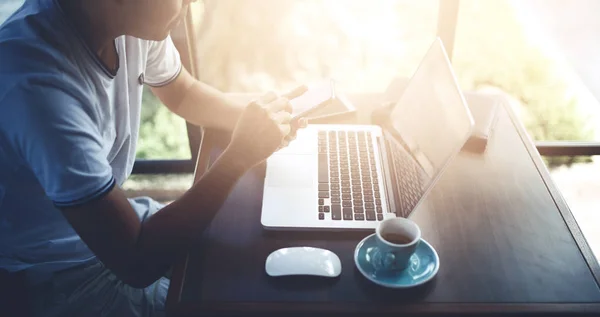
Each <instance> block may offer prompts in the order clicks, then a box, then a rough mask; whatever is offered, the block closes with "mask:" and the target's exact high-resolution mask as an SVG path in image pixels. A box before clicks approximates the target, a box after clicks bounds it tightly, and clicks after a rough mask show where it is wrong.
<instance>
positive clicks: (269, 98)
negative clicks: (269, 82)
mask: <svg viewBox="0 0 600 317" xmlns="http://www.w3.org/2000/svg"><path fill="white" fill-rule="evenodd" d="M276 99H277V94H276V93H274V92H272V91H269V92H268V93H266V94H264V95H262V97H260V98H259V100H260V101H261V102H262V103H264V104H267V103H270V102H273V101H274V100H276Z"/></svg>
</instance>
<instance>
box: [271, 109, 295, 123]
mask: <svg viewBox="0 0 600 317" xmlns="http://www.w3.org/2000/svg"><path fill="white" fill-rule="evenodd" d="M271 116H272V118H273V120H275V122H276V123H277V124H287V125H289V123H290V122H291V121H292V115H291V114H290V113H289V112H285V111H279V112H276V113H274V114H272V115H271Z"/></svg>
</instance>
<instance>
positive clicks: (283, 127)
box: [279, 124, 292, 138]
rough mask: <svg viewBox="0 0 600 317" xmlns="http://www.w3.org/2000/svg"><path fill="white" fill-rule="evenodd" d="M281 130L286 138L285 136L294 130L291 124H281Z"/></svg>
mask: <svg viewBox="0 0 600 317" xmlns="http://www.w3.org/2000/svg"><path fill="white" fill-rule="evenodd" d="M279 130H280V131H281V135H282V136H284V138H285V136H286V135H288V134H290V131H292V127H290V125H289V124H280V125H279Z"/></svg>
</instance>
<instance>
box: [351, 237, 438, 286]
mask: <svg viewBox="0 0 600 317" xmlns="http://www.w3.org/2000/svg"><path fill="white" fill-rule="evenodd" d="M376 239H377V238H376V237H375V234H372V235H370V236H368V237H366V238H364V239H363V240H362V241H361V242H360V243H359V244H358V245H357V246H356V250H355V251H354V263H355V264H356V267H357V268H358V270H359V271H360V273H362V275H364V276H365V277H366V278H367V279H369V280H370V281H372V282H373V283H375V284H378V285H381V286H385V287H390V288H409V287H415V286H418V285H421V284H424V283H426V282H427V281H429V280H431V279H432V278H433V277H434V276H435V275H436V274H437V272H438V270H439V268H440V259H439V257H438V255H437V252H435V249H434V248H433V247H432V246H431V245H430V244H429V243H428V242H427V241H425V240H423V239H421V243H419V246H418V247H417V250H416V251H415V253H414V254H413V255H412V256H411V257H410V262H411V263H410V264H409V267H408V268H406V269H405V270H402V271H383V270H381V269H378V267H380V265H377V264H376V263H374V261H375V260H374V259H375V258H378V253H379V250H378V248H377V241H376Z"/></svg>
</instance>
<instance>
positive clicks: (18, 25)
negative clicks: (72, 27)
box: [0, 0, 72, 98]
mask: <svg viewBox="0 0 600 317" xmlns="http://www.w3.org/2000/svg"><path fill="white" fill-rule="evenodd" d="M38 2H41V1H39V0H34V1H28V2H26V4H25V6H24V7H22V8H21V9H19V11H17V12H16V13H15V14H14V15H13V16H11V17H10V18H9V19H8V20H7V21H6V22H5V23H4V24H3V25H2V27H0V56H2V62H1V63H0V87H2V86H4V87H6V86H11V83H15V82H19V81H21V80H27V78H29V77H32V76H36V77H38V78H39V77H43V76H49V75H55V76H61V73H62V75H63V76H64V75H65V67H72V66H71V65H70V64H71V63H70V62H69V56H68V54H65V53H66V45H68V39H67V38H66V35H65V26H64V23H62V22H61V21H60V19H59V18H58V17H55V16H54V14H53V11H52V10H51V8H45V7H43V6H41V5H40V4H38V5H37V6H36V5H35V3H38ZM0 89H1V88H0ZM1 96H2V94H1V91H0V98H1Z"/></svg>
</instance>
